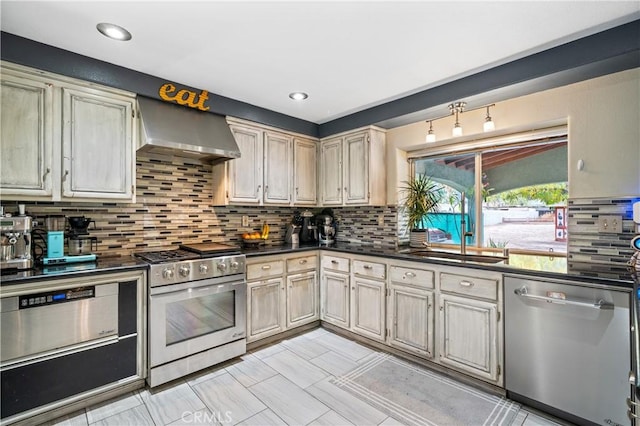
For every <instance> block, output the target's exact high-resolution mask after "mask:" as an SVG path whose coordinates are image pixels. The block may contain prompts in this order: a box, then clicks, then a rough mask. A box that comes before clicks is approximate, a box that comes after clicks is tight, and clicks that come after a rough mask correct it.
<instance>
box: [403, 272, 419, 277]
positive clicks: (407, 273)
mask: <svg viewBox="0 0 640 426" xmlns="http://www.w3.org/2000/svg"><path fill="white" fill-rule="evenodd" d="M404 276H405V277H409V278H415V276H416V274H414V273H413V272H405V273H404Z"/></svg>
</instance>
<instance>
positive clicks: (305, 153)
mask: <svg viewBox="0 0 640 426" xmlns="http://www.w3.org/2000/svg"><path fill="white" fill-rule="evenodd" d="M317 182H318V144H317V142H315V141H313V140H310V139H300V138H294V139H293V188H294V189H293V204H294V205H297V206H301V205H312V206H313V205H316V204H317V203H318V195H317V193H318V192H317V186H318V184H317Z"/></svg>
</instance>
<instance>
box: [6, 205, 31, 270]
mask: <svg viewBox="0 0 640 426" xmlns="http://www.w3.org/2000/svg"><path fill="white" fill-rule="evenodd" d="M31 228H32V220H31V217H30V216H13V217H0V239H1V240H2V241H1V245H0V247H1V250H2V251H1V257H0V269H1V270H6V269H31V268H32V267H33V256H32V254H31V231H32V229H31Z"/></svg>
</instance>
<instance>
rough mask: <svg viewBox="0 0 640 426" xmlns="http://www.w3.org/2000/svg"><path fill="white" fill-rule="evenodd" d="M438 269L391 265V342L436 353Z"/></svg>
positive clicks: (425, 353) (421, 352)
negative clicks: (435, 316) (435, 301)
mask: <svg viewBox="0 0 640 426" xmlns="http://www.w3.org/2000/svg"><path fill="white" fill-rule="evenodd" d="M434 294H435V292H434V272H433V271H430V270H426V269H421V268H417V267H415V265H412V264H404V265H402V264H401V265H398V264H397V263H396V264H394V265H393V266H391V267H390V268H389V290H388V295H389V297H388V301H387V312H388V317H387V318H388V319H387V323H388V326H387V327H388V329H389V332H388V342H389V345H391V346H394V347H397V348H400V349H403V350H406V351H409V352H412V353H414V354H416V355H420V356H422V357H426V358H433V355H434V336H435V333H434V327H435V319H434V310H435V304H434V298H435V296H434Z"/></svg>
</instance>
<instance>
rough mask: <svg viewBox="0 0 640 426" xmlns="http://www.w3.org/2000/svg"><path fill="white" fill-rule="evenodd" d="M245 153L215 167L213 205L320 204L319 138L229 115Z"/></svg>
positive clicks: (231, 125)
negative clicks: (256, 123)
mask: <svg viewBox="0 0 640 426" xmlns="http://www.w3.org/2000/svg"><path fill="white" fill-rule="evenodd" d="M230 128H231V132H232V133H233V135H234V137H235V139H236V142H237V143H238V147H239V148H240V153H241V157H240V158H238V159H235V160H230V161H227V162H225V163H221V164H216V165H214V166H213V204H214V205H236V204H237V205H283V206H289V205H316V204H317V197H316V185H317V183H316V182H317V178H316V161H317V160H316V158H317V155H316V152H317V151H316V150H317V144H316V142H314V141H312V140H310V139H302V138H297V137H294V136H293V135H290V134H288V133H283V132H278V131H275V130H271V129H270V128H269V129H268V128H263V127H260V126H254V125H251V124H247V123H245V122H240V121H238V122H236V121H235V120H233V119H230Z"/></svg>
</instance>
